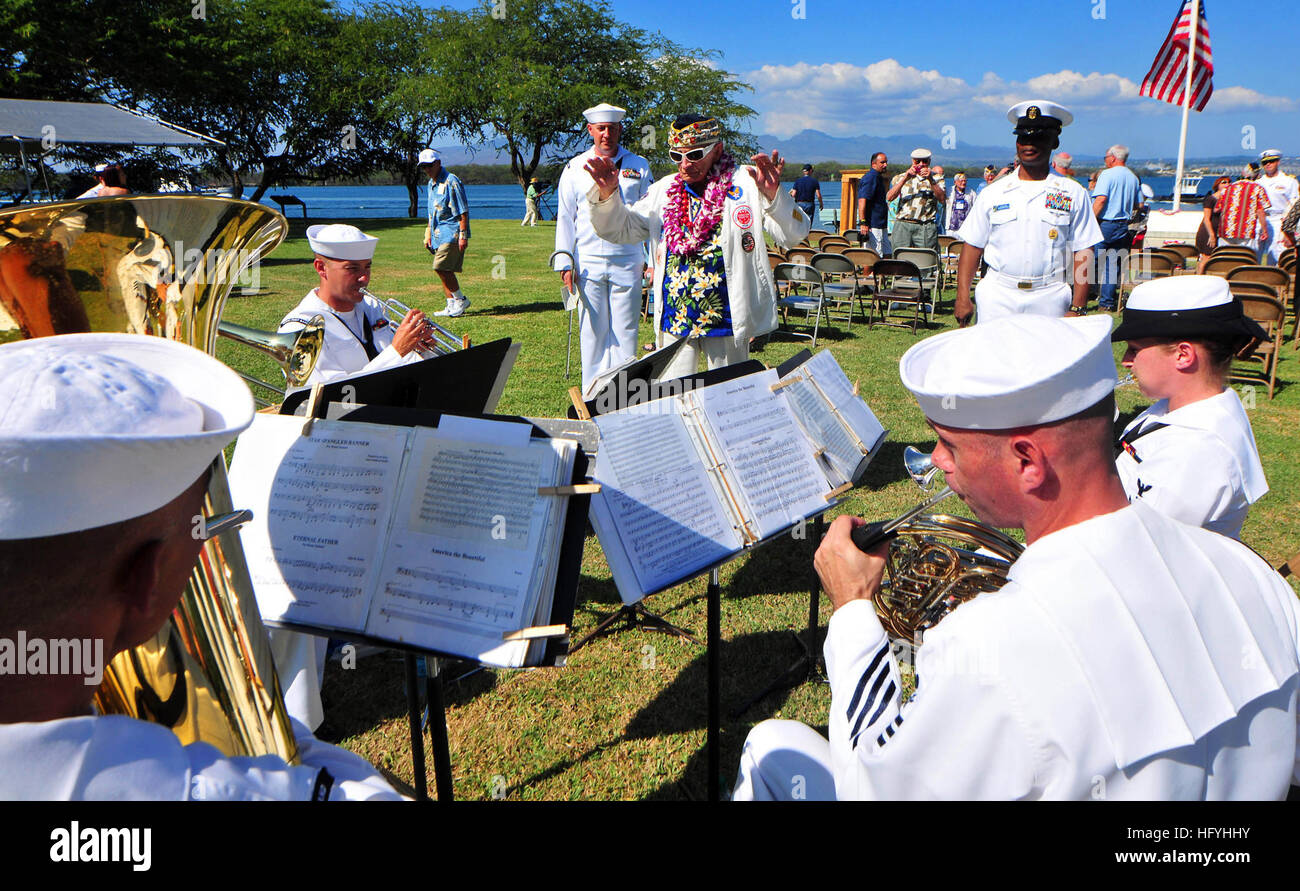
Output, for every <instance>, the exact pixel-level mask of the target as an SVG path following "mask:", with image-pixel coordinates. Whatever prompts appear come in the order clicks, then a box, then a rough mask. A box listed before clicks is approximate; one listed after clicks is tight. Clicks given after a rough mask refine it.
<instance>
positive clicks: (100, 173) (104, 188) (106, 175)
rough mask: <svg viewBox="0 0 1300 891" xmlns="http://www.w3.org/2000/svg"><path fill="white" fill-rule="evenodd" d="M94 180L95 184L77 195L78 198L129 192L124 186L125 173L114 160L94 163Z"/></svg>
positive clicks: (105, 196) (126, 193)
mask: <svg viewBox="0 0 1300 891" xmlns="http://www.w3.org/2000/svg"><path fill="white" fill-rule="evenodd" d="M95 180H96V182H95V185H93V186H91V187H90V188H89V189H87V190H86V191H84V192H82V193H81V194H80V195H78V196H77V198H78V200H80V199H82V198H112V197H114V196H115V195H129V194H131V190H130V189H128V188H127V187H126V173H125V172H123V170H122V165H121V164H118V163H117V162H116V161H113V162H111V163H106V164H97V165H95Z"/></svg>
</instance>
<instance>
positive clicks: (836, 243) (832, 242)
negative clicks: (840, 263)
mask: <svg viewBox="0 0 1300 891" xmlns="http://www.w3.org/2000/svg"><path fill="white" fill-rule="evenodd" d="M849 247H852V245H850V244H849V240H848V239H847V238H841V237H840V236H838V235H828V236H826V237H825V238H823V239H822V240H821V241H820V242H819V243H818V244H817V250H819V251H821V252H822V253H823V254H839V253H842V252H843V251H844V250H845V249H846V248H849Z"/></svg>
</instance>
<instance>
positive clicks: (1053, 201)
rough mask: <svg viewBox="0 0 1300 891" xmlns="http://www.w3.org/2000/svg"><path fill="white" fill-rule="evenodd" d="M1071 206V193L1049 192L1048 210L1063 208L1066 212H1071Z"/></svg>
mask: <svg viewBox="0 0 1300 891" xmlns="http://www.w3.org/2000/svg"><path fill="white" fill-rule="evenodd" d="M1070 207H1071V199H1070V196H1069V195H1067V194H1065V193H1064V192H1048V193H1047V209H1048V210H1063V211H1065V212H1066V213H1069V212H1070Z"/></svg>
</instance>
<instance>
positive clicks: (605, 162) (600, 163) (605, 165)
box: [582, 155, 618, 201]
mask: <svg viewBox="0 0 1300 891" xmlns="http://www.w3.org/2000/svg"><path fill="white" fill-rule="evenodd" d="M582 169H583V170H585V171H587V173H588V174H590V175H591V178H592V180H594V181H595V183H596V185H597V186H599V187H600V200H602V201H604V200H605V199H606V198H608V197H609V196H610V195H613V194H614V193H615V192H617V191H618V168H616V167H615V166H614V165H613V164H611V163H610V161H609V159H608V158H602V157H601V156H600V155H593V156H592V157H591V159H590V160H588V161H587V163H586V164H583V165H582Z"/></svg>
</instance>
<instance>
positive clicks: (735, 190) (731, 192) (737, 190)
mask: <svg viewBox="0 0 1300 891" xmlns="http://www.w3.org/2000/svg"><path fill="white" fill-rule="evenodd" d="M744 194H745V190H744V189H742V188H741V187H740V186H732V187H731V188H730V189H727V197H728V198H730V199H731V200H732V201H739V200H740V199H741V196H742V195H744Z"/></svg>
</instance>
